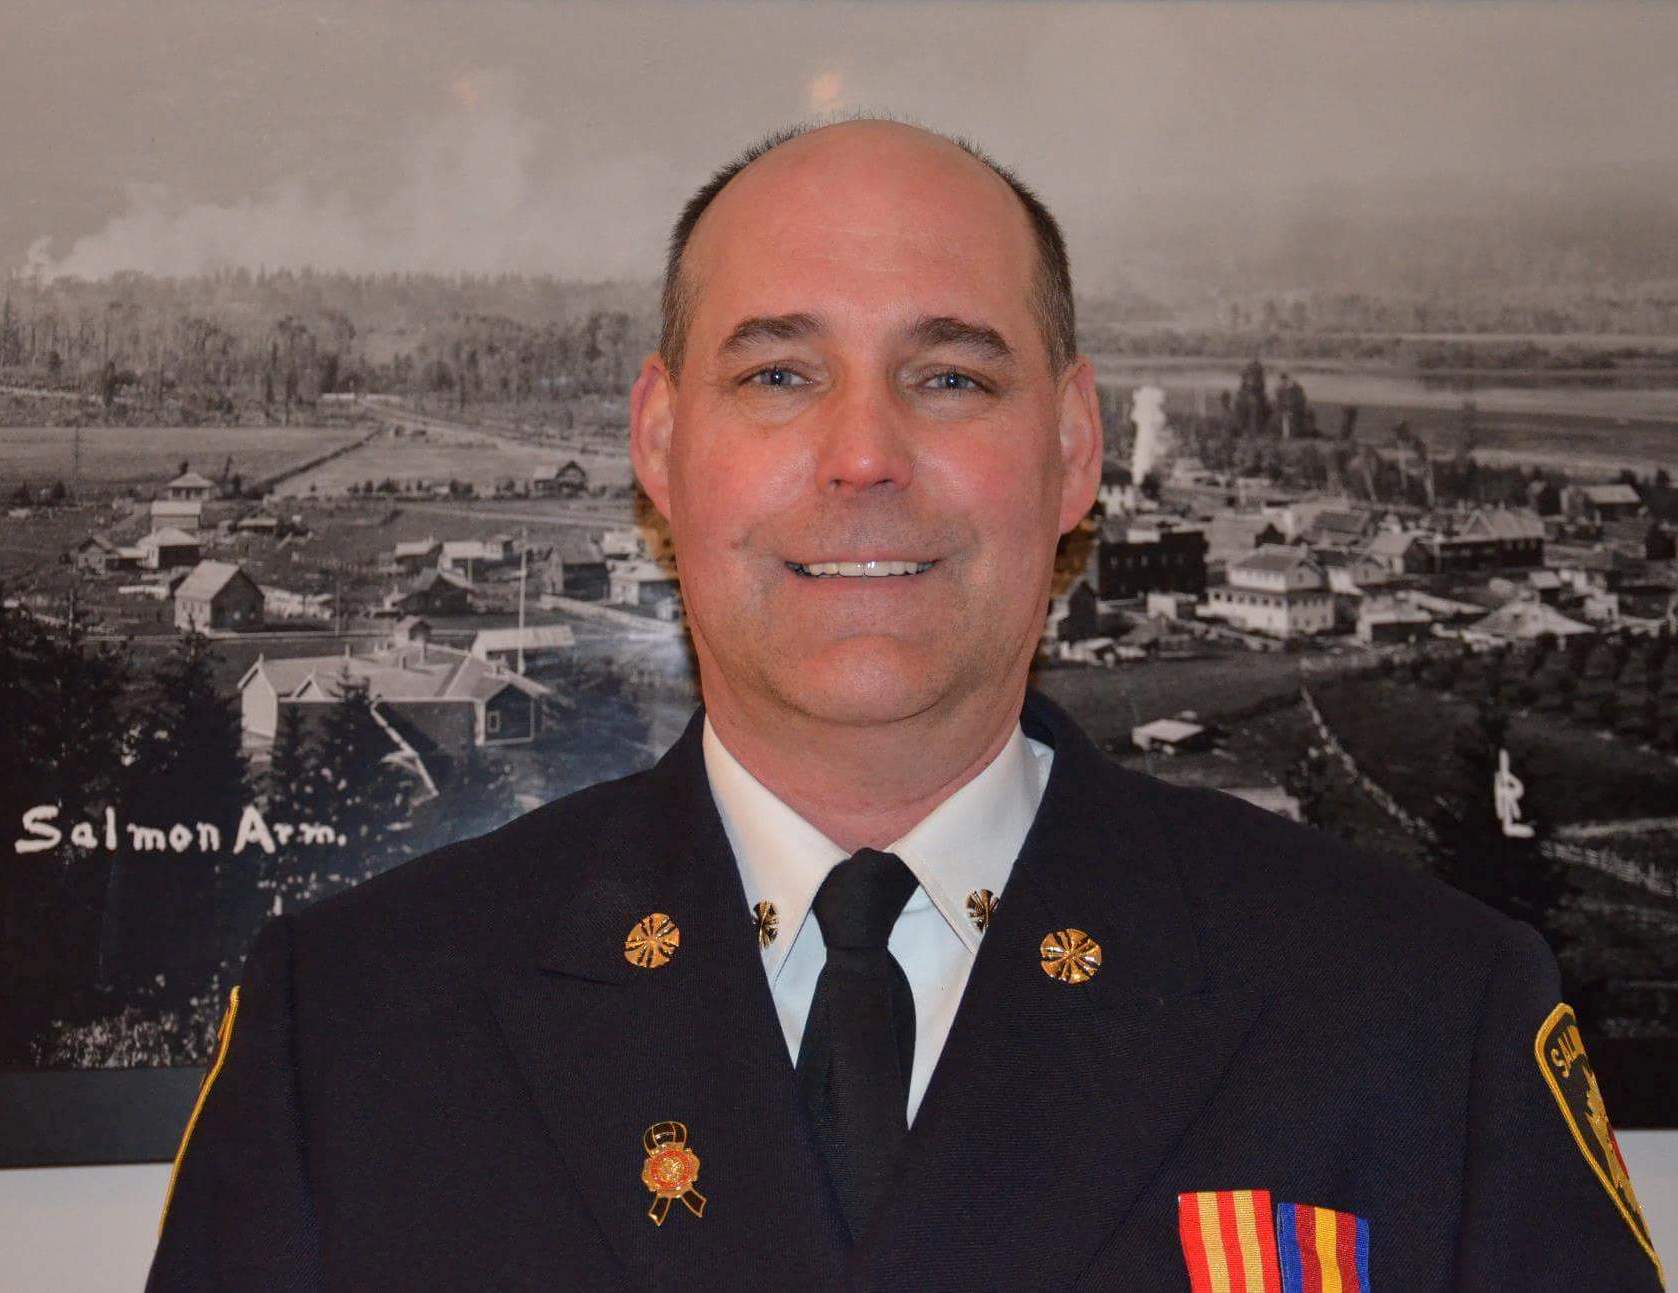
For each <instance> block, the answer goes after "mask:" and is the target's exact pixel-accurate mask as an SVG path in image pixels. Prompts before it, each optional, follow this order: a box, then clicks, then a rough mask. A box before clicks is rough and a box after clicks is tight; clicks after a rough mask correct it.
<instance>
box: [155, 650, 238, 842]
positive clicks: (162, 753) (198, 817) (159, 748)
mask: <svg viewBox="0 0 1678 1293" xmlns="http://www.w3.org/2000/svg"><path fill="white" fill-rule="evenodd" d="M219 660H220V657H219V655H218V653H217V652H216V650H215V647H214V645H213V644H212V643H211V642H210V640H209V639H208V638H207V637H205V636H204V635H203V634H202V633H198V632H189V633H184V634H182V635H181V637H180V640H179V641H178V642H177V643H176V645H175V648H174V649H173V650H172V651H171V652H170V653H169V654H168V656H166V657H165V658H164V660H163V661H162V663H161V664H159V665H158V667H157V669H156V672H155V673H154V675H153V681H152V686H151V689H150V694H149V696H148V697H147V700H146V703H144V704H143V705H142V707H141V710H140V715H139V723H138V725H137V742H136V746H135V758H134V763H133V766H132V767H131V768H130V776H131V780H132V784H133V787H134V793H133V799H134V801H135V803H136V804H144V805H145V809H146V812H147V814H148V815H151V816H155V817H161V818H166V819H167V820H169V821H183V822H185V821H191V822H198V821H206V822H214V823H216V824H218V825H219V826H221V828H222V830H223V833H224V834H226V835H227V836H228V839H229V841H231V838H232V830H233V828H234V827H235V826H236V825H237V822H238V815H239V812H240V810H241V809H242V807H243V805H244V802H245V796H246V775H247V769H246V764H245V756H244V750H243V745H242V736H241V731H240V722H239V708H238V703H237V700H236V699H235V696H234V694H233V692H232V691H231V689H229V690H226V691H223V690H221V689H220V688H218V686H217V683H216V676H215V668H216V665H217V664H218V663H219Z"/></svg>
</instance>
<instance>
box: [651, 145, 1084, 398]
mask: <svg viewBox="0 0 1678 1293" xmlns="http://www.w3.org/2000/svg"><path fill="white" fill-rule="evenodd" d="M848 120H852V121H889V120H893V118H890V117H876V116H861V117H852V118H849V119H848ZM828 124H832V123H828V122H811V123H806V124H803V125H797V126H788V127H786V128H784V129H781V130H777V131H775V132H774V133H773V134H770V135H766V136H765V137H764V138H762V139H760V140H758V141H757V142H756V143H755V144H753V145H752V146H751V147H749V148H747V149H746V150H745V151H744V152H742V153H740V154H739V155H738V156H737V157H735V158H734V160H733V161H731V162H729V163H728V165H726V166H724V167H723V168H722V169H721V170H719V171H718V172H717V173H716V174H715V175H713V176H711V178H710V179H709V180H707V181H706V182H705V185H704V187H703V188H701V189H700V190H699V191H698V192H697V193H695V194H694V195H693V196H692V197H691V198H689V199H688V201H687V205H685V206H684V207H683V208H682V214H681V216H680V217H679V218H678V219H677V220H676V225H675V228H673V229H672V230H671V231H670V249H669V253H668V255H667V256H666V259H665V263H664V291H663V293H662V296H661V298H660V310H661V314H662V319H661V325H660V330H659V339H658V353H659V355H660V357H661V358H662V359H663V360H664V366H665V368H667V369H668V370H669V372H670V375H671V376H672V377H676V376H678V375H679V372H680V369H681V364H682V355H683V351H684V350H685V349H686V347H687V331H688V325H689V323H690V321H691V320H692V317H693V292H692V287H691V285H690V284H689V283H688V282H687V281H686V280H685V279H684V277H683V273H682V269H683V264H682V262H683V258H684V257H685V256H686V254H687V247H688V242H689V240H690V239H691V238H692V237H693V231H694V228H695V227H696V226H697V225H698V224H699V218H700V217H701V216H703V215H704V214H705V211H706V209H707V208H708V207H709V206H710V205H711V203H712V202H713V201H714V200H715V199H716V196H717V194H719V193H721V192H722V191H723V189H725V188H726V187H728V182H729V181H730V180H732V179H733V178H734V177H735V176H736V175H738V174H739V173H740V172H741V171H743V170H745V169H746V167H748V166H750V165H751V164H752V163H753V162H755V161H756V160H757V159H758V158H760V157H762V156H763V155H764V154H765V153H767V152H770V151H771V150H773V149H776V148H779V147H780V146H781V145H782V144H784V143H787V142H789V141H790V140H793V139H797V138H799V136H801V135H807V134H809V133H810V132H811V131H814V130H819V129H821V128H822V127H823V126H824V125H828ZM921 128H923V129H924V127H921ZM927 133H929V134H933V135H937V136H938V138H940V139H943V140H946V141H947V142H949V143H952V144H954V145H955V146H956V147H957V148H959V149H961V150H962V152H964V153H966V154H967V155H968V156H969V157H971V158H973V160H974V161H976V162H979V163H981V164H982V165H984V166H985V167H987V168H988V169H989V170H990V171H991V173H992V174H994V175H996V176H997V177H998V178H999V179H1001V180H1002V181H1003V182H1004V183H1005V184H1007V186H1008V187H1009V188H1010V189H1011V190H1013V193H1014V196H1015V197H1016V198H1018V199H1019V200H1020V205H1021V206H1022V207H1024V208H1025V213H1026V217H1027V219H1029V220H1030V222H1031V231H1032V235H1033V238H1034V240H1035V241H1036V244H1037V276H1036V283H1035V285H1034V287H1033V290H1032V294H1031V309H1032V313H1033V314H1035V315H1036V316H1037V324H1038V327H1039V329H1040V330H1041V332H1042V334H1043V344H1044V346H1045V347H1046V348H1047V350H1048V352H1049V366H1050V368H1051V369H1052V370H1053V371H1054V372H1056V373H1059V372H1061V371H1062V370H1063V369H1065V367H1066V365H1067V364H1069V363H1071V362H1072V357H1073V356H1074V355H1075V354H1077V352H1078V336H1077V333H1078V327H1077V318H1076V314H1075V312H1074V310H1073V305H1072V266H1071V263H1070V262H1069V261H1068V259H1067V256H1066V240H1065V239H1064V238H1063V237H1062V236H1061V232H1060V225H1059V224H1058V223H1057V222H1056V220H1055V218H1054V216H1053V215H1051V214H1050V213H1049V209H1048V208H1047V207H1046V206H1044V205H1043V202H1042V200H1041V199H1040V198H1038V196H1037V195H1036V194H1035V193H1033V192H1032V191H1031V190H1030V189H1029V188H1028V187H1026V185H1025V184H1024V182H1023V181H1021V180H1020V178H1019V177H1018V176H1016V175H1015V174H1014V173H1013V172H1012V171H1010V170H1009V169H1008V168H1007V167H1006V166H1003V165H1001V164H1000V163H999V162H996V161H994V160H993V159H992V158H990V157H989V156H987V155H986V154H985V152H984V150H983V149H981V148H979V147H978V145H976V144H974V143H971V142H970V141H968V140H966V139H962V138H960V137H959V136H951V135H945V134H941V133H940V132H938V131H935V130H934V131H928V132H927Z"/></svg>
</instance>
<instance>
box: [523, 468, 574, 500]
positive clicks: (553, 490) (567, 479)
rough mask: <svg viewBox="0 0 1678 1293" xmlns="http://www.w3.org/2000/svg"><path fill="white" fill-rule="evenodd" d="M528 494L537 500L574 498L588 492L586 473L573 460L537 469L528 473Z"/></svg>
mask: <svg viewBox="0 0 1678 1293" xmlns="http://www.w3.org/2000/svg"><path fill="white" fill-rule="evenodd" d="M530 492H531V493H532V494H534V495H535V496H536V497H538V498H576V497H577V496H578V495H579V494H586V493H587V492H588V472H587V471H585V470H584V469H583V466H582V464H581V463H579V462H578V461H577V460H576V459H575V458H572V459H571V460H570V461H569V462H566V463H563V464H551V465H548V466H544V467H538V468H537V469H536V470H535V471H533V472H531V473H530Z"/></svg>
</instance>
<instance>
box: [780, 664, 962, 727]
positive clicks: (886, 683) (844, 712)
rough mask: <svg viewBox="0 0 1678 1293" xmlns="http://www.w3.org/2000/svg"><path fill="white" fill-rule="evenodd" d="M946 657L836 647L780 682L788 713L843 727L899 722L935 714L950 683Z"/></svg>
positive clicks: (951, 680) (951, 679)
mask: <svg viewBox="0 0 1678 1293" xmlns="http://www.w3.org/2000/svg"><path fill="white" fill-rule="evenodd" d="M950 663H951V662H950V660H949V659H948V657H945V658H942V659H927V658H925V657H923V656H922V655H921V654H920V653H918V652H911V651H907V650H904V649H902V648H901V647H897V648H874V649H862V648H859V647H849V648H836V649H835V650H833V651H831V652H828V653H824V655H822V656H818V657H816V658H815V659H813V660H810V661H809V662H807V663H806V664H805V665H804V666H803V667H802V668H800V669H799V670H798V672H797V673H796V674H794V675H793V676H791V677H788V678H783V679H782V680H781V682H782V686H781V688H780V690H781V692H782V694H783V697H784V699H785V700H786V701H787V702H788V704H789V705H790V706H791V708H793V709H796V710H798V711H800V712H802V713H804V714H808V715H809V716H810V717H811V718H816V719H820V720H822V721H824V722H829V723H835V724H842V725H847V726H869V725H873V724H886V723H896V722H901V721H902V720H904V719H909V718H914V717H915V716H917V715H919V714H923V713H925V712H926V711H928V710H930V709H935V708H937V706H938V705H939V704H940V703H941V702H942V701H944V700H945V699H946V694H947V693H948V692H949V690H950V687H951V683H952V682H953V678H952V675H951V671H950Z"/></svg>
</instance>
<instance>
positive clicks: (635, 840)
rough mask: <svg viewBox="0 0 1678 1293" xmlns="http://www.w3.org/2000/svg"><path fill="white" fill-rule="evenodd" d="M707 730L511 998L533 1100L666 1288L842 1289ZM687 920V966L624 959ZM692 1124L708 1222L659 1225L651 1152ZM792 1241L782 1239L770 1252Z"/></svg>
mask: <svg viewBox="0 0 1678 1293" xmlns="http://www.w3.org/2000/svg"><path fill="white" fill-rule="evenodd" d="M702 721H703V719H702V716H701V715H695V717H694V719H693V721H692V723H690V724H689V726H688V729H687V731H686V732H685V733H684V735H683V736H682V738H681V739H680V740H679V741H678V742H677V743H676V745H675V746H674V747H672V749H671V750H670V752H669V753H668V754H666V755H665V757H664V758H663V759H662V760H661V761H660V762H659V764H658V766H657V767H655V768H654V769H652V770H651V771H650V772H648V773H647V774H645V780H644V784H643V785H642V786H641V787H638V788H637V789H638V791H639V793H637V794H636V795H634V796H633V802H632V803H630V804H628V805H627V808H622V807H620V808H619V809H618V810H617V812H618V816H617V817H616V818H615V819H613V820H611V821H609V822H608V823H607V825H606V827H605V828H604V829H603V830H602V831H601V832H600V834H599V836H598V837H597V838H598V845H597V847H599V848H600V850H601V856H600V857H599V858H598V859H597V860H594V861H591V862H590V863H589V864H588V865H586V866H585V867H584V868H583V874H582V877H581V879H580V882H579V886H578V888H577V890H576V891H575V892H574V893H571V894H568V895H565V896H564V897H562V898H560V899H559V900H558V901H557V902H556V903H554V904H553V906H552V907H551V908H550V907H548V906H547V905H546V904H544V914H546V911H548V910H552V911H554V912H555V916H554V917H553V918H552V921H553V923H552V925H551V927H550V928H551V936H549V937H547V938H546V939H545V940H544V942H543V945H542V946H541V948H540V949H539V952H538V954H537V956H536V957H535V964H528V963H527V964H525V965H522V966H518V967H515V968H514V969H513V970H512V971H511V972H510V973H509V974H508V975H507V976H505V978H504V980H503V981H502V982H501V984H500V985H499V987H498V988H497V989H496V990H495V991H494V992H493V993H492V996H493V997H494V1006H495V1010H496V1013H497V1015H498V1017H499V1019H500V1021H501V1024H502V1027H503V1030H504V1031H505V1033H506V1035H507V1039H508V1041H509V1043H510V1045H511V1046H512V1048H513V1050H514V1052H515V1054H516V1055H517V1057H518V1061H519V1064H520V1067H521V1069H522V1071H523V1075H524V1077H525V1080H526V1081H527V1083H528V1085H529V1088H530V1092H531V1095H532V1097H533V1098H534V1100H535V1103H536V1105H537V1106H538V1108H539V1109H540V1111H541V1113H542V1116H543V1119H544V1121H545V1122H546V1124H547V1126H548V1129H549V1130H550V1132H551V1133H552V1135H553V1138H554V1141H555V1143H556V1145H557V1146H558V1148H559V1151H560V1154H561V1155H562V1157H563V1158H564V1161H565V1163H566V1166H567V1168H568V1169H569V1171H570V1174H571V1176H572V1177H573V1179H574V1180H575V1181H576V1183H577V1185H578V1188H579V1190H580V1193H581V1195H582V1197H583V1199H584V1201H585V1203H586V1204H587V1206H588V1208H589V1210H590V1211H591V1212H592V1214H593V1216H594V1219H595V1221H596V1222H597V1223H598V1225H599V1228H600V1231H601V1233H602V1234H603V1235H604V1237H605V1239H606V1241H607V1243H608V1244H609V1245H610V1247H611V1248H612V1250H613V1251H614V1252H615V1253H616V1255H617V1256H618V1258H619V1259H620V1260H621V1261H622V1263H623V1264H624V1266H625V1267H626V1268H627V1273H628V1274H630V1275H631V1276H632V1277H633V1278H634V1280H635V1282H637V1283H639V1284H641V1285H643V1286H650V1287H661V1288H662V1287H666V1286H670V1287H675V1286H677V1285H678V1284H679V1283H680V1284H686V1285H688V1286H690V1287H698V1288H727V1287H750V1288H756V1287H772V1286H785V1287H796V1286H799V1285H812V1286H815V1287H829V1286H832V1285H833V1284H835V1283H836V1282H837V1281H838V1279H839V1277H840V1276H839V1273H840V1272H841V1271H842V1270H843V1267H844V1263H845V1260H846V1259H845V1253H844V1235H845V1231H844V1229H843V1222H842V1220H841V1218H840V1215H839V1213H838V1211H837V1208H836V1206H835V1204H834V1201H833V1199H832V1197H831V1193H830V1191H829V1189H828V1187H827V1185H826V1178H825V1175H824V1173H823V1168H822V1166H821V1162H820V1159H819V1157H818V1151H817V1149H816V1147H815V1144H814V1142H813V1140H812V1138H811V1134H810V1130H809V1127H808V1123H807V1119H806V1118H805V1116H804V1114H803V1111H802V1106H801V1104H800V1101H799V1096H798V1089H797V1086H796V1082H795V1079H794V1073H793V1066H792V1063H791V1061H790V1059H789V1057H788V1055H787V1049H786V1043H785V1040H784V1039H783V1037H782V1035H781V1031H780V1028H779V1025H778V1024H777V1022H776V1016H775V1010H774V1004H773V1000H772V998H771V995H770V990H769V985H768V981H767V979H766V977H765V975H764V973H763V967H762V964H761V960H760V953H759V951H758V948H757V943H756V939H755V937H754V933H753V928H752V923H751V920H750V917H749V912H748V909H747V906H746V899H745V893H744V890H743V888H742V886H741V883H740V877H739V871H738V868H737V866H736V865H735V862H734V858H733V855H732V853H731V852H730V850H729V847H728V842H727V837H726V835H725V834H724V832H723V829H722V823H721V820H720V819H719V817H718V815H717V812H716V807H715V804H714V802H713V801H712V799H711V795H710V790H709V783H708V781H707V780H706V776H705V769H704V756H703V751H702V747H701V743H700V735H701V731H702V726H701V725H702ZM652 912H662V913H664V914H666V915H668V916H669V917H670V918H671V919H672V920H673V921H674V922H675V923H676V925H677V927H678V929H679V930H680V944H679V946H678V947H677V948H676V949H675V951H674V953H673V955H672V956H671V957H670V960H669V962H668V963H667V964H665V965H662V966H659V967H657V968H639V967H637V966H634V965H631V964H630V962H629V961H628V960H627V959H626V958H625V956H624V939H625V936H626V935H627V934H628V933H629V931H630V929H631V927H632V926H633V925H634V924H635V923H636V922H637V921H639V920H640V919H641V918H642V917H643V916H645V915H647V914H649V913H652ZM670 1120H674V1121H678V1122H681V1123H683V1124H685V1125H686V1127H687V1131H688V1147H689V1148H690V1149H691V1150H692V1151H693V1152H694V1153H695V1154H697V1155H698V1157H699V1160H700V1170H699V1175H698V1178H697V1180H696V1182H695V1188H696V1189H697V1190H698V1192H699V1193H700V1194H701V1195H703V1196H704V1198H705V1206H704V1213H703V1215H702V1216H695V1215H693V1214H692V1213H691V1212H690V1211H689V1210H688V1209H687V1207H685V1206H684V1205H683V1204H682V1203H681V1202H679V1201H677V1202H672V1203H671V1204H670V1205H669V1211H668V1213H667V1215H666V1216H665V1219H664V1221H663V1223H662V1224H657V1225H655V1224H654V1222H653V1220H652V1219H651V1218H650V1217H649V1216H648V1208H649V1205H650V1204H651V1203H652V1201H653V1195H652V1194H651V1192H650V1191H649V1190H648V1189H647V1187H646V1186H644V1185H643V1184H642V1181H641V1167H642V1165H643V1164H644V1163H645V1162H646V1153H645V1151H644V1149H643V1145H642V1137H643V1135H644V1133H645V1132H646V1131H647V1129H648V1128H649V1127H651V1126H652V1125H653V1124H655V1123H659V1122H665V1121H670ZM766 1236H773V1237H774V1240H773V1242H772V1243H770V1242H765V1237H766Z"/></svg>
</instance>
